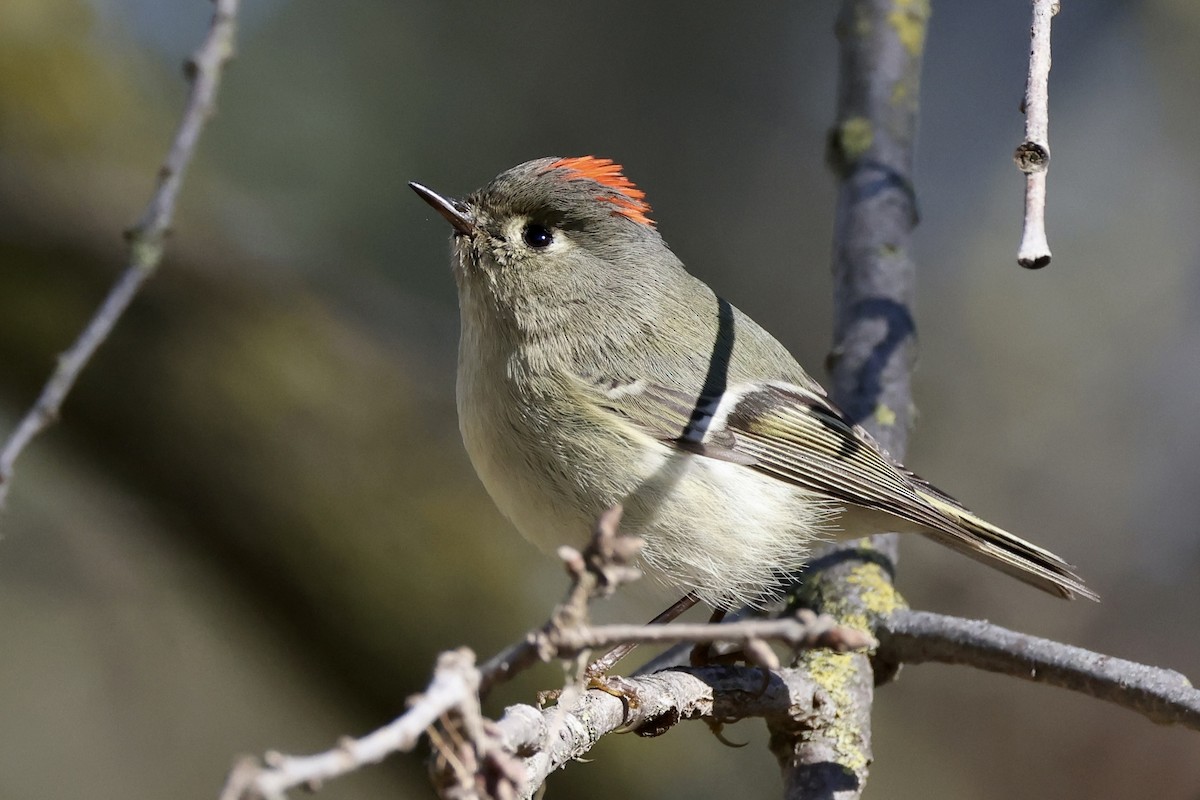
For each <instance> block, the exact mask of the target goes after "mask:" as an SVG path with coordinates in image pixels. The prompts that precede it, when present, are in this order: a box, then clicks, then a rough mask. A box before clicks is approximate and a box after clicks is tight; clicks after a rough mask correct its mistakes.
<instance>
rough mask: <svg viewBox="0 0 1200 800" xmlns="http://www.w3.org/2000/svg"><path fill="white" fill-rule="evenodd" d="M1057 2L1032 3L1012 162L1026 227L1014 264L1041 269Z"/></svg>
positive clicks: (1045, 248) (1046, 246)
mask: <svg viewBox="0 0 1200 800" xmlns="http://www.w3.org/2000/svg"><path fill="white" fill-rule="evenodd" d="M1058 8H1059V3H1058V0H1033V25H1032V27H1030V30H1029V34H1030V38H1031V39H1032V40H1033V41H1032V44H1031V46H1030V48H1029V77H1028V79H1027V80H1026V82H1025V102H1024V103H1022V105H1021V107H1022V109H1023V110H1024V111H1025V141H1023V142H1021V144H1020V145H1018V146H1017V152H1016V153H1015V154H1014V155H1013V160H1014V161H1016V162H1017V169H1019V170H1021V172H1024V173H1025V227H1024V230H1023V231H1022V233H1021V247H1020V249H1019V250H1018V251H1017V263H1018V264H1020V265H1021V266H1022V267H1025V268H1026V269H1041V268H1042V267H1044V266H1046V265H1047V264H1049V263H1050V243H1049V242H1048V241H1046V172H1047V170H1049V169H1050V95H1049V87H1050V20H1051V19H1052V18H1053V17H1054V15H1055V14H1057V13H1058Z"/></svg>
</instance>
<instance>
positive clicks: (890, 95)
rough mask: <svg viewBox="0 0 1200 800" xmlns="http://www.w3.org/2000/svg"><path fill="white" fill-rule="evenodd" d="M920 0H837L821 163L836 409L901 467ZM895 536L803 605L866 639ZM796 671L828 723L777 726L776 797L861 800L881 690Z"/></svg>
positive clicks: (923, 9) (857, 669)
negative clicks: (830, 213) (825, 166)
mask: <svg viewBox="0 0 1200 800" xmlns="http://www.w3.org/2000/svg"><path fill="white" fill-rule="evenodd" d="M929 13H930V9H929V3H928V2H927V0H844V2H843V3H842V6H841V11H840V13H839V16H838V21H837V35H838V41H839V45H840V63H839V88H838V107H837V121H836V123H835V125H834V128H833V130H832V131H831V133H830V139H829V163H830V165H831V166H832V168H833V170H834V172H835V173H836V175H837V177H838V182H839V185H838V199H837V209H836V216H835V222H834V237H833V279H834V345H833V349H832V351H831V353H830V359H829V367H830V377H831V380H832V383H831V386H830V388H831V390H832V395H833V398H834V400H835V401H836V402H837V403H838V404H839V405H840V406H841V407H842V408H843V409H845V410H846V411H847V412H848V413H849V414H850V415H851V416H852V417H854V418H855V420H857V421H858V422H860V423H861V424H862V425H863V426H864V427H866V428H867V429H868V430H869V431H870V432H871V433H872V434H873V435H874V436H875V438H876V439H877V440H878V441H879V442H880V443H881V444H882V445H883V447H884V448H885V449H887V450H888V451H889V452H890V453H891V454H892V455H893V456H895V457H896V458H903V456H904V450H905V445H906V440H907V434H908V428H909V424H910V423H911V421H912V396H911V389H910V382H909V373H910V371H911V367H912V363H913V358H914V346H915V342H914V339H915V325H914V322H913V317H912V311H911V308H912V300H913V292H914V277H915V267H914V264H913V262H912V259H911V257H910V256H909V246H910V239H911V233H912V229H913V227H914V226H915V225H916V222H917V209H916V198H915V195H914V192H913V182H912V174H913V156H914V142H915V136H916V127H917V109H918V99H919V92H920V76H921V57H922V54H923V52H924V46H925V34H926V28H927V25H928V19H929ZM895 557H896V544H895V537H894V536H876V537H874V538H872V539H871V540H869V541H860V542H856V543H851V544H849V545H845V546H842V547H840V548H838V549H836V550H834V551H832V552H830V553H827V554H825V555H824V556H823V557H821V558H819V559H817V560H816V561H815V562H814V563H813V564H812V565H810V568H809V570H808V572H807V573H806V576H805V586H804V590H803V594H802V596H801V600H802V602H804V603H806V604H808V605H810V607H812V608H815V609H817V610H819V611H821V612H823V613H829V614H832V615H833V616H834V618H835V619H837V620H838V621H839V622H841V623H842V624H844V625H850V626H859V627H862V628H863V629H865V630H870V628H871V626H872V622H873V620H874V619H875V618H877V617H879V616H881V615H885V614H887V613H890V612H891V611H893V610H895V609H897V608H901V607H903V605H904V601H903V599H901V598H900V597H899V595H898V594H897V593H896V592H895V590H894V589H893V588H892V584H891V570H892V569H893V565H894V563H895ZM800 665H801V666H803V667H804V668H806V669H808V670H809V673H810V675H811V676H812V678H813V679H814V680H815V681H816V682H817V683H818V684H819V685H820V686H821V687H822V689H823V690H824V691H825V692H826V694H827V695H828V696H829V698H830V699H831V702H833V703H834V706H835V708H836V713H832V714H829V715H827V716H823V717H821V718H818V719H817V720H815V722H814V724H813V725H811V726H807V727H806V726H800V727H798V728H790V729H785V728H780V727H777V726H774V725H772V726H771V734H772V750H773V752H774V753H775V755H776V758H777V759H778V761H779V763H780V765H781V767H782V769H783V775H784V787H785V791H784V796H785V797H789V798H800V797H827V798H837V799H838V800H850V799H851V798H857V797H859V796H860V795H861V793H862V790H863V788H864V786H865V783H866V779H867V773H868V769H869V766H870V763H871V720H870V713H871V703H872V699H873V698H872V695H873V688H874V684H875V679H874V675H873V673H872V670H871V665H870V663H869V662H868V660H867V659H866V658H865V657H863V656H860V655H853V654H850V655H845V654H832V653H826V652H819V651H811V652H806V653H802V654H801V657H800Z"/></svg>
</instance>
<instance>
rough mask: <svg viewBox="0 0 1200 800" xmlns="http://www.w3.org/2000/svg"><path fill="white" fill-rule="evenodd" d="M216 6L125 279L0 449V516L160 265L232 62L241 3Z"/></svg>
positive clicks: (221, 1)
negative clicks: (26, 463)
mask: <svg viewBox="0 0 1200 800" xmlns="http://www.w3.org/2000/svg"><path fill="white" fill-rule="evenodd" d="M214 2H215V5H216V9H215V10H214V12H213V18H212V23H211V25H210V26H209V30H208V35H207V36H206V37H205V39H204V42H203V43H201V45H200V47H199V48H197V50H196V52H195V54H194V55H193V56H192V58H191V59H190V60H189V61H188V62H187V64H186V65H185V70H184V71H185V73H186V75H187V77H188V79H189V80H190V81H191V84H192V89H191V94H190V95H189V96H188V102H187V107H186V108H185V109H184V112H183V118H182V119H181V120H180V123H179V129H178V130H177V131H176V133H175V138H174V140H173V141H172V142H171V149H170V151H169V152H168V153H167V157H166V160H165V161H164V162H163V165H162V167H161V168H160V169H159V171H158V187H157V189H155V191H154V195H153V196H152V197H151V198H150V202H149V204H148V205H147V206H146V208H145V210H144V211H143V212H142V215H141V217H140V218H139V219H138V221H137V223H136V224H135V225H134V226H133V227H132V228H130V229H129V230H128V231H126V234H125V236H126V240H127V241H128V242H129V261H128V263H127V265H126V267H125V271H124V272H123V273H122V274H121V276H120V277H119V278H118V279H117V281H116V283H115V284H113V287H112V288H111V289H110V290H109V293H108V296H107V297H105V298H104V302H103V303H102V304H101V305H100V308H99V309H97V310H96V313H95V314H94V315H93V316H92V318H91V320H89V321H88V323H87V326H86V327H84V329H83V331H82V332H81V333H80V334H79V337H78V338H77V339H76V340H75V342H74V344H72V345H71V347H70V348H69V349H68V350H67V351H66V352H64V353H62V355H60V356H59V358H58V366H57V367H56V368H55V370H54V373H53V374H52V375H51V376H50V379H49V380H48V381H47V382H46V385H45V386H44V387H42V391H41V394H40V395H39V396H38V398H37V400H36V401H35V402H34V404H33V406H32V407H31V408H30V409H29V411H28V412H26V414H25V416H24V417H22V419H21V421H20V422H19V423H17V427H16V428H15V429H14V430H13V432H12V434H11V435H10V436H9V438H8V440H7V441H6V442H5V443H4V447H3V449H0V508H3V506H4V500H5V498H6V497H7V496H8V489H9V486H10V485H11V482H12V476H13V469H14V466H15V464H16V461H17V458H18V457H19V456H20V455H21V453H22V452H23V451H24V450H25V448H26V446H28V444H29V443H30V442H31V441H32V440H33V438H34V437H35V436H37V435H38V434H39V433H41V432H42V431H43V430H45V429H46V428H48V427H49V426H50V425H51V424H52V423H53V422H54V421H55V420H57V419H58V415H59V410H60V409H61V408H62V404H63V400H64V399H66V396H67V394H68V393H69V392H70V391H71V389H72V388H73V387H74V386H75V381H76V380H77V379H78V378H79V374H80V373H81V372H82V371H83V368H84V367H85V366H87V364H88V362H89V361H91V359H92V356H93V355H94V354H95V353H96V350H97V349H99V347H100V345H102V344H103V343H104V341H105V340H106V339H107V338H108V335H109V334H110V333H111V332H112V329H113V327H114V326H115V325H116V324H117V321H118V320H119V319H120V318H121V315H122V314H124V313H125V309H126V308H128V307H129V304H130V302H132V300H133V298H134V296H136V295H137V293H138V291H139V290H140V289H141V287H142V284H144V283H145V282H146V279H147V278H149V277H150V276H151V275H153V274H154V271H155V270H156V269H157V268H158V265H159V263H160V262H161V261H162V256H163V245H164V241H165V240H166V237H167V234H168V233H169V232H170V228H171V220H172V219H173V218H174V215H175V200H176V198H177V197H178V196H179V189H180V186H181V185H182V184H183V177H184V174H185V173H186V172H187V168H188V164H190V163H191V161H192V155H193V154H194V153H195V151H196V144H197V142H198V141H199V139H200V133H201V131H203V129H204V125H205V123H206V122H207V121H208V118H209V117H210V116H212V113H213V110H214V108H215V103H216V96H217V89H218V87H219V86H220V83H221V71H222V68H223V67H224V66H225V64H226V62H228V61H229V59H230V58H231V57H232V56H233V45H234V36H235V34H236V29H237V25H236V20H237V11H238V3H239V2H240V0H214Z"/></svg>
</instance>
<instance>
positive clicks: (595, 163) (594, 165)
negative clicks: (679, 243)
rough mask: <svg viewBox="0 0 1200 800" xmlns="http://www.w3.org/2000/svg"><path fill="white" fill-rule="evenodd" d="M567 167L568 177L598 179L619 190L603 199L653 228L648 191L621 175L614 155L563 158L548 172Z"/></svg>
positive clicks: (552, 165)
mask: <svg viewBox="0 0 1200 800" xmlns="http://www.w3.org/2000/svg"><path fill="white" fill-rule="evenodd" d="M552 169H563V170H566V172H567V180H577V181H578V180H587V181H595V182H596V183H598V184H600V185H601V186H606V187H608V188H609V189H612V190H613V191H614V192H616V195H615V196H613V195H604V196H602V197H600V198H599V199H601V200H607V201H608V202H610V203H612V204H613V205H615V206H616V212H617V213H618V214H621V215H622V216H625V217H628V218H629V219H631V220H633V221H634V222H640V223H641V224H643V225H646V226H648V227H651V228H653V227H654V220H652V219H650V217H649V216H648V214H649V213H650V204H649V203H647V202H646V201H645V199H644V198H645V197H646V193H645V192H643V191H642V190H641V189H639V188H637V186H635V185H634V183H633V181H631V180H629V178H626V177H625V176H624V175H622V174H621V165H620V164H614V163H613V161H612V159H611V158H596V157H595V156H580V157H579V158H560V159H559V160H558V161H555V162H554V163H553V164H551V165H550V166H548V167H546V171H547V172H548V171H550V170H552Z"/></svg>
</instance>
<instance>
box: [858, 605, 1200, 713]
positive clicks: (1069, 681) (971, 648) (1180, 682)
mask: <svg viewBox="0 0 1200 800" xmlns="http://www.w3.org/2000/svg"><path fill="white" fill-rule="evenodd" d="M876 633H877V635H878V636H879V650H878V656H879V658H882V659H885V660H888V661H894V662H897V663H906V664H920V663H922V662H927V661H937V662H941V663H944V664H966V665H968V666H972V667H977V668H979V669H984V670H988V671H989V672H1000V673H1003V674H1005V675H1012V676H1014V677H1017V678H1021V679H1023V680H1027V681H1033V682H1034V683H1045V684H1048V685H1050V686H1058V687H1060V688H1063V689H1070V690H1071V691H1074V692H1081V693H1083V694H1086V695H1088V696H1090V697H1095V698H1099V699H1101V700H1107V701H1109V702H1111V703H1116V704H1117V705H1119V706H1121V707H1122V708H1128V709H1129V710H1131V711H1136V712H1137V713H1139V714H1141V715H1142V716H1144V717H1146V718H1147V719H1150V720H1152V721H1154V722H1157V723H1159V724H1163V725H1183V726H1185V727H1188V728H1192V729H1194V730H1200V690H1198V689H1196V688H1194V687H1193V686H1192V685H1191V683H1189V682H1188V679H1187V678H1186V677H1184V676H1183V675H1180V674H1179V673H1178V672H1174V671H1173V670H1169V669H1162V668H1159V667H1151V666H1147V665H1145V664H1138V663H1136V662H1133V661H1125V660H1124V659H1120V658H1113V657H1112V656H1106V655H1102V654H1100V653H1093V652H1091V651H1090V650H1084V649H1083V648H1080V647H1072V646H1071V645H1067V644H1062V643H1061V642H1055V641H1051V640H1049V639H1040V638H1038V637H1036V636H1029V635H1028V634H1024V633H1017V632H1016V631H1010V630H1007V629H1005V628H1001V627H999V626H998V625H992V624H991V623H988V622H983V621H981V620H972V619H962V618H960V617H947V616H943V615H941V614H931V613H929V612H925V611H899V612H896V613H894V614H892V615H891V616H889V617H886V618H885V619H884V620H883V621H882V623H881V624H880V625H879V627H878V629H877V631H876Z"/></svg>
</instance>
